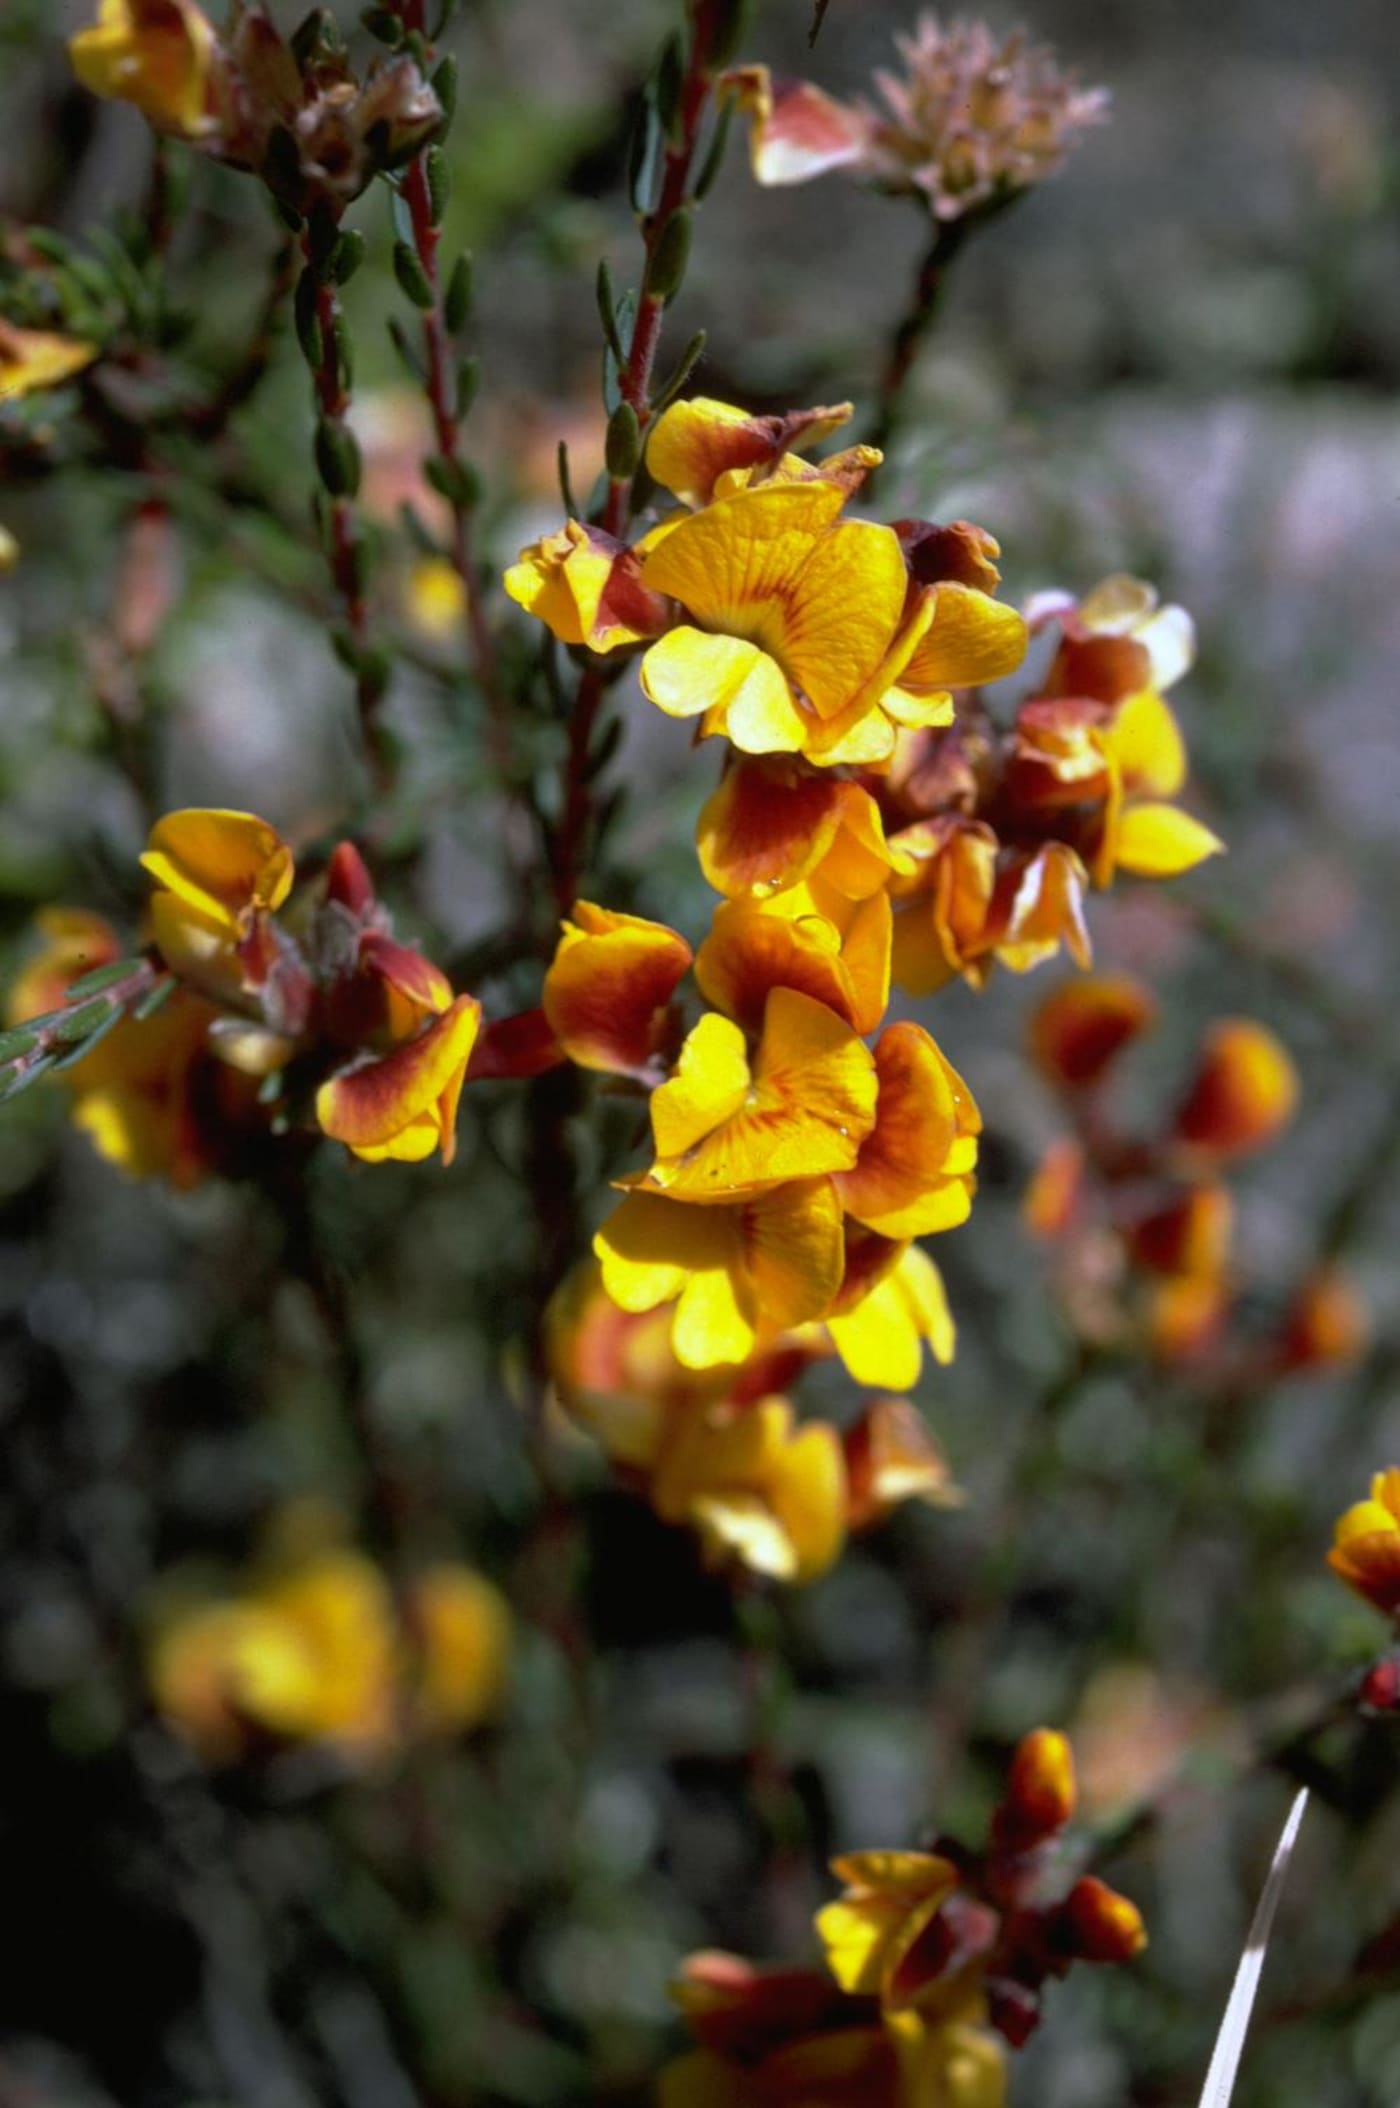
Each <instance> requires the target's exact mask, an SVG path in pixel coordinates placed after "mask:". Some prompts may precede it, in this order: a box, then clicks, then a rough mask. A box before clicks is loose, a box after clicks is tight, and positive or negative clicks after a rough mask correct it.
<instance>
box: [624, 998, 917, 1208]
mask: <svg viewBox="0 0 1400 2108" xmlns="http://www.w3.org/2000/svg"><path fill="white" fill-rule="evenodd" d="M876 1088H877V1086H876V1072H875V1064H874V1061H873V1060H872V1058H871V1055H870V1053H869V1050H868V1049H867V1048H866V1046H865V1045H864V1043H863V1042H862V1041H861V1040H860V1039H858V1038H857V1037H856V1034H855V1033H854V1032H852V1031H851V1030H850V1028H849V1026H847V1025H846V1024H844V1023H843V1022H842V1020H841V1019H840V1018H839V1017H837V1016H836V1015H835V1014H834V1013H833V1012H832V1011H830V1010H828V1009H827V1007H826V1005H825V1004H824V1003H817V1002H813V1001H812V999H811V998H810V997H809V996H805V995H801V994H799V993H797V991H796V990H794V989H790V988H775V989H774V990H773V992H772V994H771V995H770V996H769V998H768V1003H767V1008H766V1010H765V1013H764V1023H763V1033H762V1037H761V1038H760V1040H759V1044H758V1051H757V1053H756V1055H755V1057H754V1060H753V1063H752V1066H750V1062H749V1057H748V1052H747V1046H746V1042H745V1038H744V1034H743V1033H742V1031H741V1030H740V1029H739V1027H738V1026H737V1025H735V1024H733V1023H732V1022H731V1021H730V1020H729V1019H728V1018H726V1017H720V1016H718V1015H716V1014H715V1013H713V1012H711V1013H710V1014H708V1015H707V1016H705V1017H703V1018H702V1019H701V1020H700V1022H699V1024H698V1025H697V1026H696V1027H695V1029H694V1031H693V1032H692V1033H691V1034H690V1036H689V1038H688V1039H687V1040H686V1043H685V1045H684V1047H683V1048H682V1049H681V1056H680V1060H679V1062H678V1064H677V1067H676V1071H675V1074H674V1075H673V1076H672V1077H671V1079H670V1081H669V1082H667V1083H664V1084H662V1085H661V1087H660V1089H659V1090H657V1091H655V1092H654V1093H653V1094H652V1100H651V1120H652V1130H653V1133H654V1135H655V1139H656V1161H655V1163H654V1164H653V1165H652V1167H651V1170H650V1171H649V1172H648V1173H647V1174H646V1177H645V1180H644V1181H641V1182H640V1184H641V1189H642V1190H644V1191H647V1192H664V1193H668V1194H670V1195H671V1197H672V1198H673V1199H675V1200H696V1201H705V1200H728V1199H732V1198H737V1197H738V1196H739V1195H741V1194H743V1195H748V1194H755V1193H761V1192H767V1191H769V1190H770V1189H771V1188H773V1187H774V1186H779V1185H782V1184H783V1183H785V1182H786V1181H787V1180H790V1179H794V1178H812V1177H816V1176H819V1175H820V1174H822V1173H825V1172H832V1171H849V1170H850V1169H852V1167H853V1166H854V1165H855V1162H856V1159H857V1155H858V1153H859V1151H860V1147H861V1143H862V1142H863V1141H864V1139H865V1137H866V1136H867V1135H868V1134H869V1133H870V1130H871V1127H872V1125H873V1123H874V1119H875V1098H876Z"/></svg>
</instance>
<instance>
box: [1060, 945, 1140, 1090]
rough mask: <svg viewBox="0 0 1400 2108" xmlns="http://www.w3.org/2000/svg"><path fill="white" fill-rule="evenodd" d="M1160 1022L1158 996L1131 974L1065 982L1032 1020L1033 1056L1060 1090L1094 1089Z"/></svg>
mask: <svg viewBox="0 0 1400 2108" xmlns="http://www.w3.org/2000/svg"><path fill="white" fill-rule="evenodd" d="M1156 1020H1157V1001H1156V998H1155V996H1154V995H1153V994H1152V992H1151V990H1150V989H1148V988H1147V987H1145V986H1144V984H1143V983H1142V982H1141V981H1138V980H1135V979H1134V978H1133V976H1132V975H1131V974H1093V975H1090V976H1087V977H1086V978H1084V979H1082V980H1078V981H1067V982H1066V983H1065V984H1064V986H1063V987H1062V988H1056V989H1054V990H1053V991H1052V992H1051V994H1050V995H1048V996H1047V997H1046V998H1045V1000H1044V1001H1043V1002H1042V1003H1041V1004H1040V1005H1039V1006H1038V1008H1037V1009H1036V1012H1035V1014H1034V1016H1033V1017H1032V1019H1031V1027H1030V1045H1031V1054H1032V1056H1033V1057H1034V1060H1035V1063H1036V1066H1037V1068H1038V1069H1039V1070H1040V1071H1041V1073H1042V1075H1044V1076H1047V1077H1048V1078H1049V1079H1050V1081H1051V1082H1052V1083H1057V1084H1059V1086H1060V1087H1061V1089H1062V1090H1068V1091H1082V1090H1091V1089H1092V1088H1093V1087H1094V1085H1095V1084H1098V1083H1101V1082H1102V1081H1103V1078H1104V1077H1105V1076H1106V1075H1107V1073H1108V1071H1109V1069H1110V1068H1111V1067H1112V1065H1113V1063H1114V1062H1115V1061H1116V1060H1117V1058H1118V1056H1119V1055H1120V1054H1121V1053H1122V1052H1123V1051H1124V1050H1125V1049H1126V1048H1127V1047H1129V1046H1131V1045H1132V1043H1133V1041H1134V1040H1135V1039H1139V1038H1141V1036H1142V1034H1143V1033H1144V1032H1149V1031H1151V1029H1152V1027H1153V1025H1154V1024H1155V1023H1156Z"/></svg>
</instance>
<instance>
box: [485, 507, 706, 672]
mask: <svg viewBox="0 0 1400 2108" xmlns="http://www.w3.org/2000/svg"><path fill="white" fill-rule="evenodd" d="M504 582H505V589H506V591H507V593H508V594H509V595H510V597H511V599H512V600H513V601H515V603H516V605H517V606H518V607H522V608H524V609H525V612H526V613H527V614H529V615H535V616H537V617H538V619H539V620H540V621H541V622H543V623H544V624H545V626H546V628H547V629H549V630H550V631H551V632H552V633H553V634H554V635H555V636H556V637H557V638H558V639H559V641H560V643H561V644H586V645H587V646H588V648H589V650H590V651H597V652H610V651H616V650H618V649H619V647H620V646H622V645H627V644H640V643H642V642H644V641H645V640H646V639H647V638H648V637H655V636H659V635H660V633H661V631H662V630H664V629H665V627H666V624H667V620H668V610H667V607H666V603H665V601H664V600H663V599H661V597H660V596H659V595H658V594H656V593H654V592H651V591H649V590H648V589H647V587H646V586H645V585H644V583H643V582H642V576H641V565H640V562H639V560H638V556H637V553H636V552H635V551H634V550H632V549H629V548H627V547H626V545H625V544H624V543H622V542H619V541H617V540H615V539H614V537H613V536H612V535H609V534H604V532H603V530H602V529H601V528H600V527H588V526H582V525H580V523H579V522H578V521H577V520H568V521H566V522H565V524H564V526H563V527H561V528H560V529H559V531H558V533H557V534H549V535H546V536H545V538H544V540H543V541H539V542H533V543H531V545H530V547H529V548H528V549H522V550H521V552H520V559H519V561H518V563H514V564H512V565H511V567H510V569H509V570H508V571H507V572H506V574H505V581H504Z"/></svg>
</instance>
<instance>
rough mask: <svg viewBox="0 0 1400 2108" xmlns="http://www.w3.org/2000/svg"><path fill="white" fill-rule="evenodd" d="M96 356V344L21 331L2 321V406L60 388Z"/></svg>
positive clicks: (42, 331) (32, 330)
mask: <svg viewBox="0 0 1400 2108" xmlns="http://www.w3.org/2000/svg"><path fill="white" fill-rule="evenodd" d="M96 357H97V346H96V345H95V344H83V343H80V342H79V340H78V339H77V338H76V337H59V336H55V335H53V334H52V332H50V331H48V330H42V329H19V328H17V327H16V326H15V324H14V323H12V322H6V321H4V320H3V319H0V403H8V402H14V401H15V400H16V399H17V398H18V397H19V396H21V395H31V394H34V393H35V392H36V391H37V390H39V389H41V388H57V387H60V386H61V385H62V383H63V382H64V381H67V380H71V379H72V377H73V375H74V374H75V373H81V372H82V370H83V368H84V367H85V366H90V365H91V364H92V362H93V360H94V359H95V358H96Z"/></svg>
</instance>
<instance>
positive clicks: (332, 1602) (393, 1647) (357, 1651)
mask: <svg viewBox="0 0 1400 2108" xmlns="http://www.w3.org/2000/svg"><path fill="white" fill-rule="evenodd" d="M509 1650H510V1614H509V1612H508V1610H507V1609H506V1606H505V1604H504V1602H503V1601H502V1599H501V1597H500V1595H499V1594H498V1592H497V1591H496V1590H495V1589H494V1588H493V1587H492V1585H491V1584H490V1582H488V1581H486V1580H485V1579H484V1578H483V1577H482V1576H481V1575H480V1574H477V1573H474V1572H473V1571H472V1570H471V1569H469V1568H467V1567H463V1566H457V1565H442V1566H437V1567H430V1568H428V1569H427V1570H426V1571H425V1572H423V1573H422V1574H420V1575H419V1576H418V1577H417V1578H416V1579H415V1580H413V1581H412V1582H411V1583H410V1584H409V1585H408V1586H407V1587H406V1589H405V1590H404V1593H403V1600H402V1606H401V1609H400V1608H399V1607H397V1606H396V1604H395V1599H394V1595H393V1592H392V1591H391V1589H390V1587H389V1584H388V1582H387V1581H386V1580H385V1578H384V1576H383V1574H382V1573H381V1572H380V1570H379V1569H378V1567H376V1566H375V1565H374V1564H373V1563H372V1562H371V1561H370V1560H369V1559H367V1558H365V1557H364V1556H363V1555H362V1554H361V1553H359V1552H355V1551H352V1550H349V1549H347V1548H345V1547H343V1546H339V1545H332V1546H330V1547H327V1548H324V1549H322V1550H320V1551H318V1552H315V1553H314V1554H313V1555H311V1556H309V1557H304V1558H303V1559H302V1560H301V1561H300V1562H299V1563H297V1564H295V1565H293V1566H292V1567H291V1568H289V1569H288V1570H286V1571H285V1572H282V1573H280V1574H277V1575H275V1576H274V1577H273V1578H271V1579H270V1580H268V1581H266V1582H264V1583H262V1584H261V1585H260V1586H257V1587H254V1588H251V1589H249V1590H247V1591H246V1592H243V1593H240V1594H238V1595H235V1596H232V1597H228V1598H224V1599H222V1600H219V1601H215V1602H211V1603H205V1604H202V1605H199V1606H197V1607H194V1608H191V1609H187V1610H184V1611H181V1612H179V1613H177V1614H176V1615H174V1616H173V1617H171V1618H170V1619H169V1620H168V1622H167V1623H166V1624H165V1625H164V1627H163V1629H162V1630H160V1631H159V1633H158V1634H157V1637H156V1640H155V1643H154V1646H153V1648H152V1650H151V1656H150V1665H149V1672H150V1680H151V1689H152V1693H153V1695H154V1698H155V1702H156V1704H157V1706H158V1707H159V1709H160V1711H161V1712H162V1713H163V1714H164V1715H165V1716H166V1718H167V1719H168V1720H169V1721H170V1722H171V1724H172V1726H174V1727H176V1728H178V1729H179V1730H180V1732H181V1733H182V1734H184V1735H186V1736H187V1737H188V1738H189V1740H190V1741H191V1742H193V1743H194V1745H195V1747H196V1748H197V1749H198V1750H199V1752H200V1754H201V1755H202V1756H203V1757H204V1758H205V1759H206V1760H207V1761H208V1762H211V1763H229V1762H233V1761H235V1760H236V1759H238V1758H239V1757H242V1756H245V1755H247V1754H249V1753H250V1752H251V1751H253V1750H255V1749H256V1748H258V1747H259V1746H260V1745H262V1744H270V1745H274V1746H275V1745H276V1744H278V1743H284V1742H325V1743H329V1744H332V1745H334V1746H335V1747H336V1748H337V1749H339V1750H340V1751H341V1752H342V1753H343V1754H344V1755H346V1756H348V1757H350V1758H352V1759H353V1760H355V1761H357V1762H365V1761H369V1760H373V1759H375V1758H378V1757H381V1756H383V1755H385V1754H386V1753H387V1752H389V1751H390V1750H392V1749H394V1748H396V1747H398V1746H400V1745H401V1744H402V1743H403V1742H404V1741H405V1739H407V1738H408V1737H410V1736H412V1735H414V1734H433V1735H445V1734H456V1733H461V1732H464V1731H466V1730H468V1729H470V1728H472V1727H475V1726H476V1725H478V1724H479V1722H481V1721H482V1720H484V1719H486V1718H488V1717H489V1716H490V1715H491V1714H492V1713H493V1712H494V1711H495V1710H496V1708H497V1706H498V1705H499V1702H500V1698H501V1694H502V1690H503V1687H504V1682H505V1673H506V1666H507V1661H508V1656H509Z"/></svg>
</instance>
